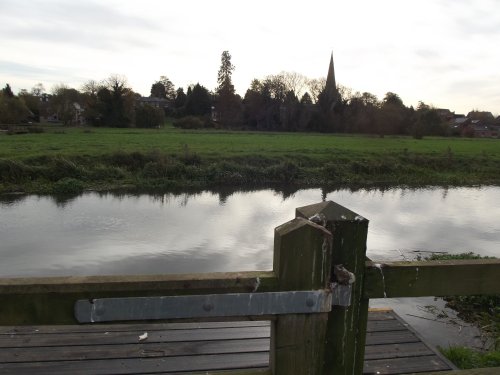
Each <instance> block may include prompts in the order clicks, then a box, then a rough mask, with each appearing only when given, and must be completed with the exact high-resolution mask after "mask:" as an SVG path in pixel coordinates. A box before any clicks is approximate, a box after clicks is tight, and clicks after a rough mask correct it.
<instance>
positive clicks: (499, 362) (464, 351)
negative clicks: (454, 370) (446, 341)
mask: <svg viewBox="0 0 500 375" xmlns="http://www.w3.org/2000/svg"><path fill="white" fill-rule="evenodd" d="M441 352H442V353H443V354H444V355H445V356H446V358H448V359H449V360H450V361H451V362H453V363H454V364H455V366H457V367H458V368H460V369H471V368H483V367H499V366H500V351H495V350H493V351H488V352H480V351H477V350H474V349H470V348H466V347H463V346H452V347H450V348H448V349H441Z"/></svg>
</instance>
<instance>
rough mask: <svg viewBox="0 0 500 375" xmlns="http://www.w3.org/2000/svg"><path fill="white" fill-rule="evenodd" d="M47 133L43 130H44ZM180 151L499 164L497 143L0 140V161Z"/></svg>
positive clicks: (188, 135)
mask: <svg viewBox="0 0 500 375" xmlns="http://www.w3.org/2000/svg"><path fill="white" fill-rule="evenodd" d="M46 129H47V127H46ZM184 145H188V146H189V149H190V150H192V151H193V152H196V153H198V154H200V155H201V156H204V157H232V156H239V155H255V154H258V155H261V156H285V155H304V156H308V157H311V158H314V159H319V160H329V159H331V158H332V155H333V156H342V155H344V154H345V153H348V154H349V156H354V157H363V156H366V155H371V154H385V155H387V154H394V153H403V152H409V153H418V154H429V155H440V156H443V155H456V156H485V157H491V158H495V159H497V160H500V141H499V140H496V139H466V138H425V139H423V140H415V139H413V138H410V137H384V138H380V137H371V136H358V135H356V136H354V135H353V136H350V135H332V134H317V133H316V134H314V133H270V132H243V131H218V130H206V131H203V130H192V131H189V130H179V129H175V128H173V127H171V126H166V127H165V128H162V129H129V128H125V129H117V128H91V129H90V131H88V130H87V131H85V130H83V129H81V128H62V127H48V130H46V131H45V132H44V133H40V134H23V135H13V136H1V137H0V158H9V159H26V158H30V157H37V156H41V155H44V156H45V155H63V156H76V155H91V156H95V155H100V154H103V153H112V152H114V151H124V152H132V151H141V152H146V151H150V150H155V149H156V150H161V151H162V152H166V153H176V152H179V151H180V150H181V149H182V147H184Z"/></svg>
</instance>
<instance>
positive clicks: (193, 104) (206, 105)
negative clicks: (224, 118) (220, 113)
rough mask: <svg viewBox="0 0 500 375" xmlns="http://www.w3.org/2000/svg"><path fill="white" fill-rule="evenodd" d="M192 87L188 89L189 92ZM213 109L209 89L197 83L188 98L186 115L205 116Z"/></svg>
mask: <svg viewBox="0 0 500 375" xmlns="http://www.w3.org/2000/svg"><path fill="white" fill-rule="evenodd" d="M190 90H191V88H189V89H188V93H189V91H190ZM211 110H212V99H211V97H210V93H209V92H208V90H207V89H206V88H205V87H203V86H201V85H200V84H199V83H197V84H196V85H195V86H194V87H193V89H192V90H191V92H190V93H189V95H188V96H187V99H186V111H185V114H186V115H192V116H204V115H208V114H210V112H211Z"/></svg>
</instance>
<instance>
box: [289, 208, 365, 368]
mask: <svg viewBox="0 0 500 375" xmlns="http://www.w3.org/2000/svg"><path fill="white" fill-rule="evenodd" d="M296 216H298V217H303V218H306V219H307V218H311V217H313V216H316V217H317V218H318V219H319V220H320V221H321V220H323V222H324V224H325V226H326V229H328V230H329V231H330V232H331V233H332V235H333V244H332V263H333V264H334V265H343V266H344V267H345V268H346V269H347V270H348V271H350V272H352V273H354V275H355V277H356V282H355V283H354V284H353V285H352V286H353V288H352V295H351V306H349V307H348V308H344V307H340V306H334V307H333V308H332V311H331V312H330V314H329V317H328V328H327V333H326V344H325V345H326V348H325V352H326V354H325V364H324V373H325V374H330V373H332V374H359V373H361V371H362V368H363V352H364V346H365V332H366V324H367V323H366V322H367V315H368V299H367V298H364V295H363V284H364V283H363V279H364V273H365V259H366V238H367V233H368V220H366V219H365V218H363V217H361V216H360V215H358V214H357V213H355V212H353V211H351V210H349V209H347V208H345V207H342V206H341V205H339V204H337V203H334V202H331V201H329V202H321V203H318V204H313V205H310V206H305V207H300V208H297V210H296ZM332 281H334V280H332Z"/></svg>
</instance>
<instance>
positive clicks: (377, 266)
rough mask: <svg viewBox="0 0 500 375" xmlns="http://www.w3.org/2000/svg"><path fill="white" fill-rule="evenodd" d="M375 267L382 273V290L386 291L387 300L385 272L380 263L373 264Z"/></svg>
mask: <svg viewBox="0 0 500 375" xmlns="http://www.w3.org/2000/svg"><path fill="white" fill-rule="evenodd" d="M373 266H374V267H375V268H378V270H379V271H380V275H381V276H382V288H383V289H384V298H387V293H386V292H385V278H384V271H383V270H382V265H381V264H380V263H373Z"/></svg>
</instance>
